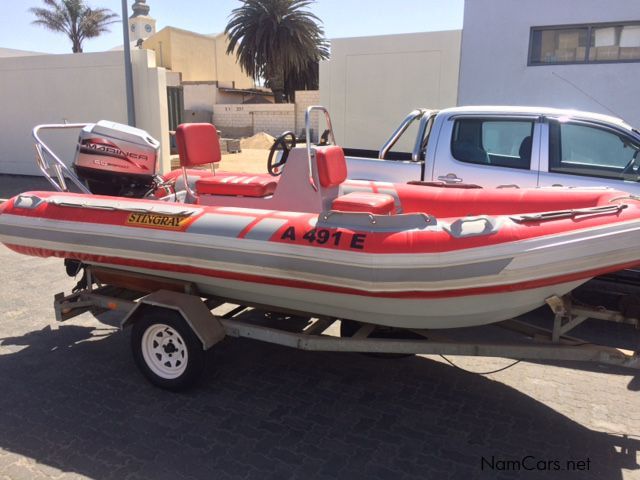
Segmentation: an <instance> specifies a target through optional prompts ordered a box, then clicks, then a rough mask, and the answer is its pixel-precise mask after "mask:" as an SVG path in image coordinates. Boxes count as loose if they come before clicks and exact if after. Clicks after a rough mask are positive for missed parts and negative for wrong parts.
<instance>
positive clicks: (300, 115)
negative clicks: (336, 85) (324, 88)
mask: <svg viewBox="0 0 640 480" xmlns="http://www.w3.org/2000/svg"><path fill="white" fill-rule="evenodd" d="M311 105H320V90H297V91H296V129H295V133H296V135H297V136H299V137H300V136H304V134H305V133H304V130H305V125H304V116H305V112H306V111H307V107H310V106H311ZM320 115H322V113H320ZM318 118H319V117H318V113H312V114H311V131H312V134H311V138H312V139H313V140H316V139H317V138H318Z"/></svg>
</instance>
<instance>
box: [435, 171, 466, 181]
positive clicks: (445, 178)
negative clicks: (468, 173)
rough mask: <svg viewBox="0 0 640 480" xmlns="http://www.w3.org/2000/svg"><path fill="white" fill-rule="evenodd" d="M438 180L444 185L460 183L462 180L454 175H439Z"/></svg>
mask: <svg viewBox="0 0 640 480" xmlns="http://www.w3.org/2000/svg"><path fill="white" fill-rule="evenodd" d="M438 180H440V181H442V182H445V183H460V182H462V179H461V178H460V177H458V176H457V175H456V174H455V173H447V174H446V175H440V176H439V177H438Z"/></svg>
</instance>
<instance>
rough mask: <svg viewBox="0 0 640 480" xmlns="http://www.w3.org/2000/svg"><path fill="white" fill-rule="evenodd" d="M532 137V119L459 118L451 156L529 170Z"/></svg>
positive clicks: (456, 122) (464, 160)
mask: <svg viewBox="0 0 640 480" xmlns="http://www.w3.org/2000/svg"><path fill="white" fill-rule="evenodd" d="M532 138H533V121H531V120H497V119H486V118H485V119H482V118H464V119H458V120H456V121H455V124H454V126H453V136H452V139H451V155H453V158H455V159H456V160H459V161H461V162H467V163H477V164H486V165H494V166H498V167H508V168H520V169H523V170H529V169H530V167H531V147H532Z"/></svg>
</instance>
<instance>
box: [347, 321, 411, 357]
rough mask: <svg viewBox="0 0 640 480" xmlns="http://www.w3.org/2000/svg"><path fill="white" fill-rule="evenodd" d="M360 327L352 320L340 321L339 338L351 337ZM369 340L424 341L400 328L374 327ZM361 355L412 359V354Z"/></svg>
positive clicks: (369, 353) (364, 353) (359, 324)
mask: <svg viewBox="0 0 640 480" xmlns="http://www.w3.org/2000/svg"><path fill="white" fill-rule="evenodd" d="M361 326H362V324H361V323H359V322H355V321H353V320H340V336H341V337H344V338H346V337H353V336H354V335H355V334H356V332H357V331H358V330H359V329H360V327H361ZM369 338H394V339H404V340H417V339H424V337H421V336H420V335H418V334H416V333H413V332H410V331H406V330H403V329H401V328H392V327H376V328H375V329H374V330H373V332H371V334H370V335H369ZM363 355H366V356H368V357H375V358H405V357H412V356H413V353H373V352H363Z"/></svg>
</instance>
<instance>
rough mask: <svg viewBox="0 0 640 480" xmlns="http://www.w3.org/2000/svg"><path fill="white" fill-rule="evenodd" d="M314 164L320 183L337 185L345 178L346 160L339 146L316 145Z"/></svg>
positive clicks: (326, 185) (324, 185)
mask: <svg viewBox="0 0 640 480" xmlns="http://www.w3.org/2000/svg"><path fill="white" fill-rule="evenodd" d="M316 164H317V166H318V177H319V180H320V185H322V186H323V187H325V188H329V187H337V186H338V185H340V184H341V183H342V182H344V181H345V180H346V179H347V162H346V160H345V158H344V151H343V150H342V148H341V147H338V146H336V145H330V146H327V147H316Z"/></svg>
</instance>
